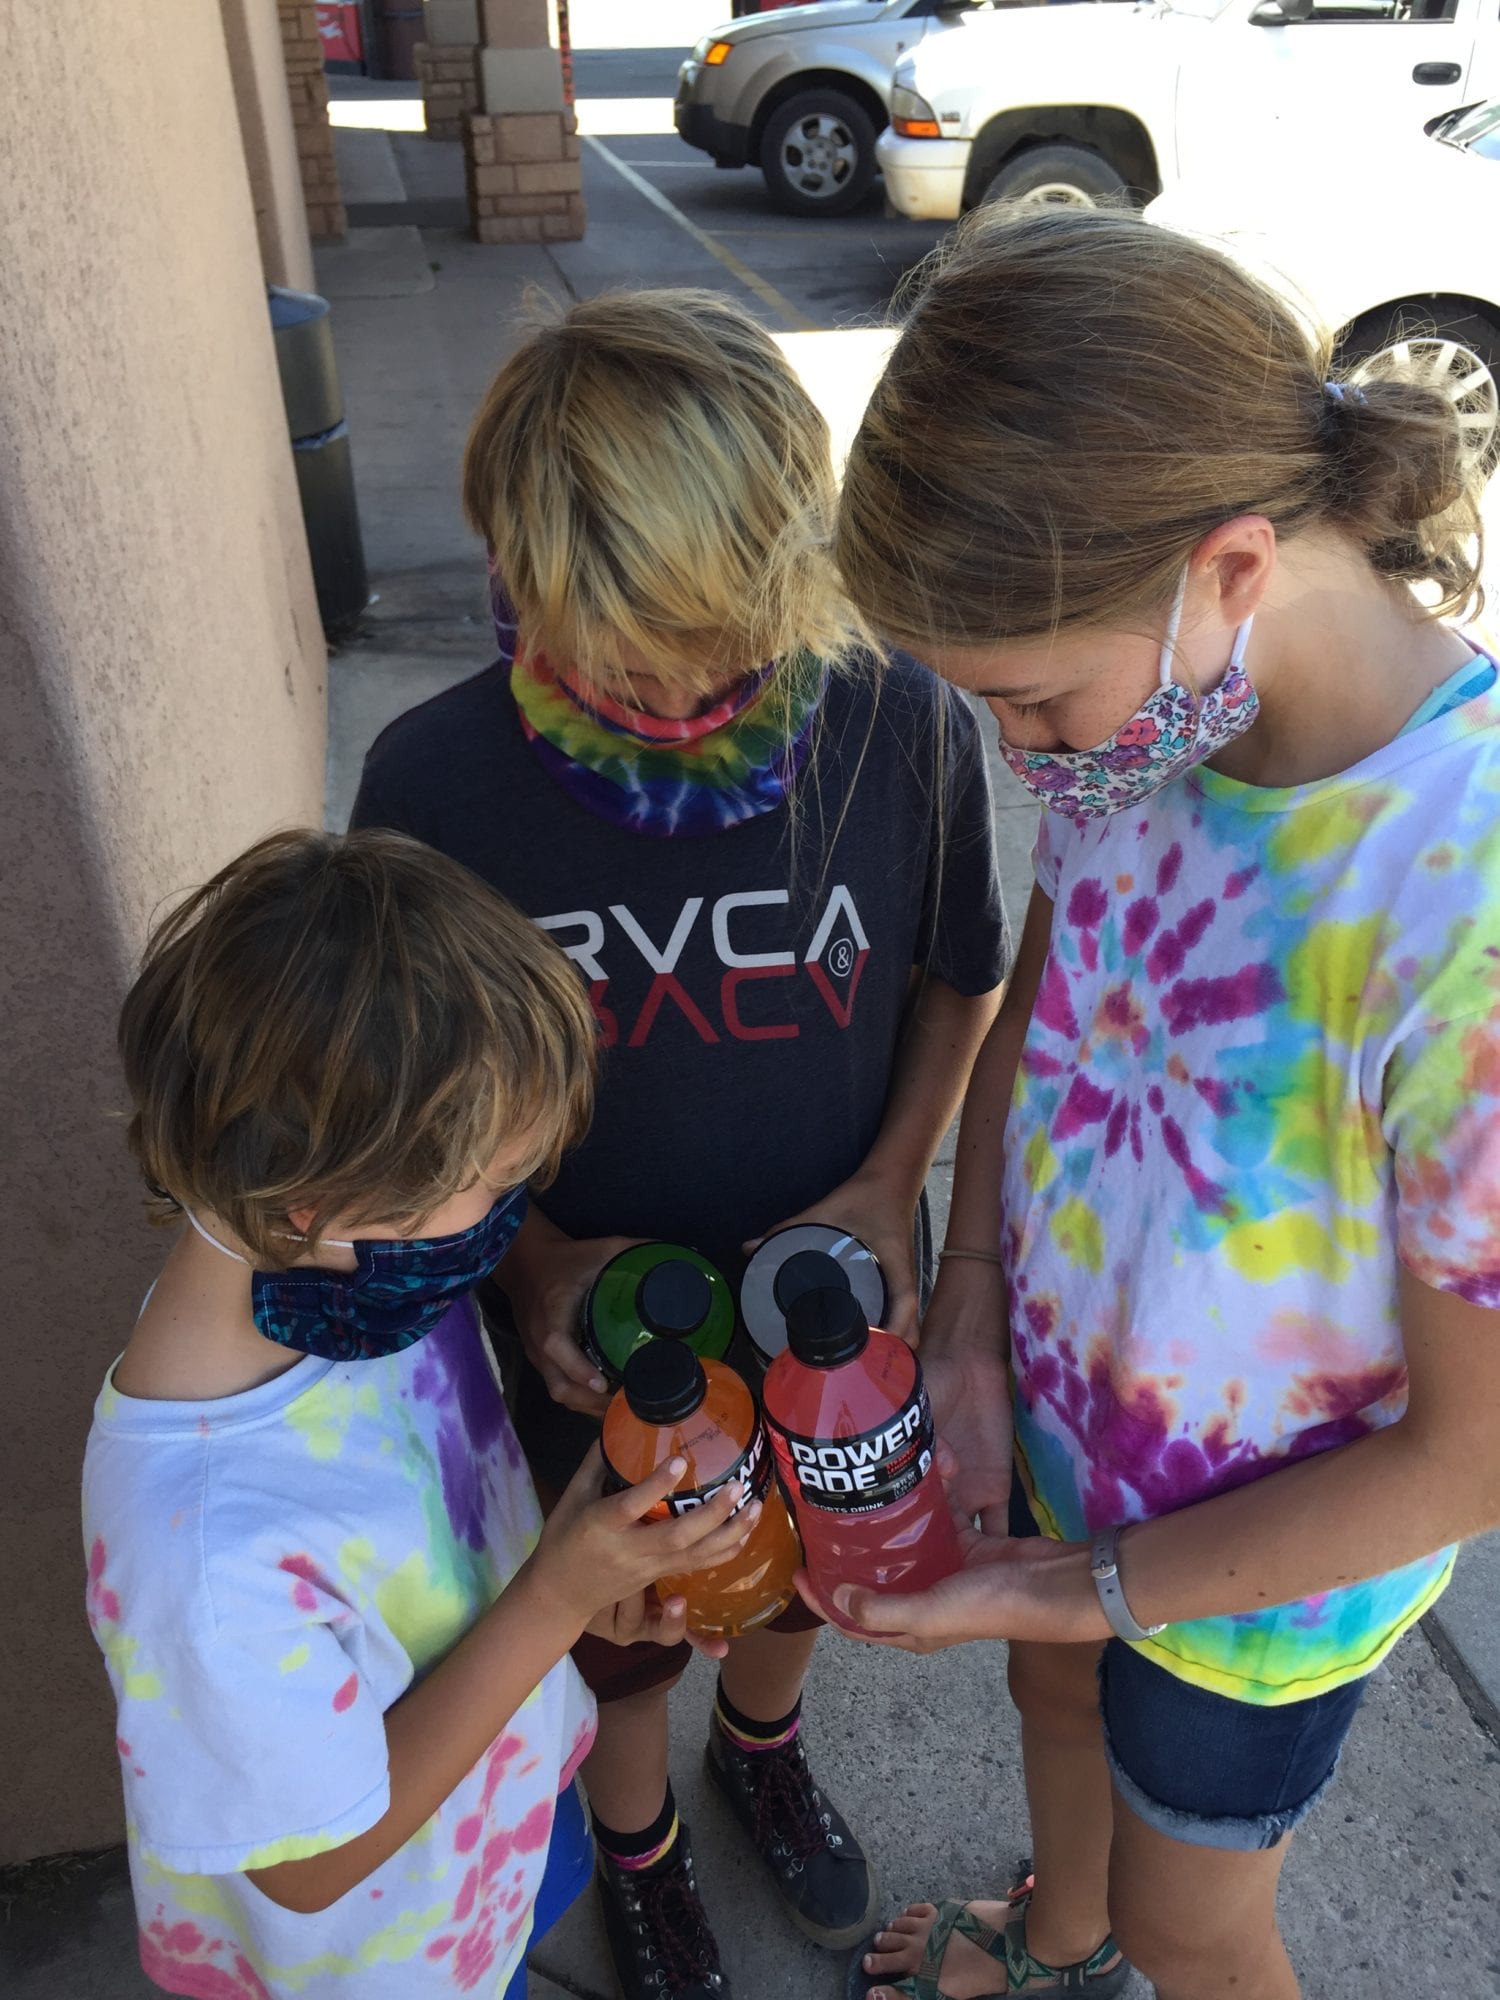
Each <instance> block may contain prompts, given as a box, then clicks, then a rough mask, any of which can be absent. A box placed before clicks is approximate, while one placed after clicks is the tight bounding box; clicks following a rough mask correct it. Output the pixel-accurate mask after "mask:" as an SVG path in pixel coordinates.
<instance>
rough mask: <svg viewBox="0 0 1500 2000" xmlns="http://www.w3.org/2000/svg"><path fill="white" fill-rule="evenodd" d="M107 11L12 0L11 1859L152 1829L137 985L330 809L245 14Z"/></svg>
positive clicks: (0, 1519)
mask: <svg viewBox="0 0 1500 2000" xmlns="http://www.w3.org/2000/svg"><path fill="white" fill-rule="evenodd" d="M107 12H108V32H107V33H102V32H101V31H100V20H101V16H100V9H99V6H98V4H97V0H48V4H47V5H46V6H29V7H8V8H0V74H3V75H4V77H5V80H6V107H7V108H6V116H5V119H4V121H3V123H0V170H3V177H4V185H5V188H6V193H7V198H6V200H5V202H4V204H3V207H0V268H3V269H4V272H5V283H4V286H3V288H0V675H3V701H4V728H3V730H0V759H3V762H4V775H3V780H0V853H3V855H4V857H5V858H4V866H3V868H0V1021H3V1023H4V1031H3V1034H0V1268H3V1269H4V1272H5V1308H4V1363H3V1366H4V1399H5V1400H4V1407H5V1447H4V1473H3V1476H0V1687H3V1689H4V1700H3V1702H0V1773H3V1774H4V1775H3V1781H0V1863H4V1862H8V1861H14V1860H19V1859H24V1858H27V1857H30V1856H34V1855H39V1854H47V1853H56V1852H59V1851H64V1850H68V1849H73V1848H80V1847H89V1846H94V1845H100V1844H104V1843H108V1842H113V1841H117V1840H119V1839H120V1838H121V1837H122V1824H121V1809H120V1787H119V1775H118V1763H117V1759H116V1755H115V1751H114V1747H113V1737H114V1730H113V1715H112V1709H111V1704H110V1700H109V1695H108V1687H107V1683H106V1680H105V1677H104V1668H103V1662H102V1660H101V1659H100V1656H99V1654H98V1651H97V1649H96V1648H95V1646H94V1643H93V1640H92V1639H91V1637H90V1635H89V1632H88V1629H87V1626H86V1624H85V1622H84V1609H83V1591H84V1562H83V1551H82V1545H81V1537H80V1529H79V1513H78V1477H79V1469H80V1464H81V1459H82V1452H83V1442H84V1437H85V1434H86V1432H87V1429H88V1424H89V1416H90V1411H91V1408H92V1404H93V1399H94V1395H95V1393H96V1391H97V1389H98V1386H99V1383H100V1380H101V1378H102V1376H103V1373H104V1370H105V1368H106V1367H107V1366H108V1364H109V1361H110V1360H111V1358H112V1357H113V1356H114V1355H115V1354H116V1353H117V1352H118V1351H119V1349H120V1347H121V1345H122V1343H123V1341H124V1339H125V1337H126V1334H127V1332H128V1330H129V1326H130V1322H131V1320H132V1318H133V1317H134V1315H135V1313H136V1311H137V1309H138V1307H139V1304H140V1300H141V1297H142V1294H143V1292H144V1290H145V1287H146V1285H147V1283H148V1282H149V1280H150V1277H151V1275H152V1272H153V1270H154V1269H155V1267H156V1265H157V1263H158V1262H159V1260H160V1257H161V1255H162V1250H163V1240H162V1239H161V1238H160V1237H159V1236H157V1235H156V1234H154V1233H153V1232H151V1231H149V1230H148V1229H147V1227H146V1225H145V1223H144V1221H143V1220H142V1206H141V1199H140V1190H139V1185H138V1183H137V1181H136V1178H135V1175H134V1172H133V1170H132V1168H131V1167H130V1165H129V1163H128V1161H127V1158H126V1155H125V1149H124V1145H123V1143H122V1139H121V1134H120V1124H119V1114H120V1112H121V1110H122V1108H123V1093H122V1090H121V1087H120V1081H119V1075H118V1071H117V1067H116V1062H115V1057H114V1047H113V1041H114V1017H115V1013H116V1010H117V1008H118V1005H119V1001H120V997H121V995H122V993H123V991H124V988H125V984H126V982H127V979H128V978H129V975H130V971H131V967H132V963H133V961H134V959H135V957H136V954H137V952H138V951H139V948H140V944H141V940H142V937H143V935H144V932H145V929H146V926H147V924H148V922H149V921H150V918H151V915H152V913H153V911H155V910H158V909H159V908H161V907H162V906H163V905H164V904H165V903H167V902H169V901H170V899H171V898H173V897H174V896H176V895H178V894H179V893H180V892H181V891H182V890H184V889H186V888H187V887H188V886H190V885H191V884H193V883H195V882H198V881H201V880H202V879H203V877H204V876H205V875H207V874H208V873H210V872H211V871H212V870H213V869H214V868H216V867H218V866H219V865H220V864H221V863H222V862H224V861H225V860H226V859H227V858H228V857H229V856H230V855H232V854H234V853H235V852H236V851H237V850H238V849H240V848H241V847H243V846H245V845H246V844H247V843H248V842H249V841H251V840H253V839H255V838H256V837H257V836H259V835H260V834H262V833H264V832H266V831H268V830H269V829H271V828H273V827H277V826H287V825H294V824H307V823H316V822H317V821H318V820H319V818H320V816H321V801H322V773H323V753H324V707H325V686H324V652H323V645H322V638H321V634H320V631H319V627H318V616H317V609H316V605H315V603H314V598H313V589H312V578H311V575H310V573H309V568H308V561H307V552H306V545H305V541H304V537H303V532H302V525H301V518H300V514H299V511H298V504H297V492H296V485H295V481H294V478H293V472H292V465H291V454H290V450H289V447H288V443H287V435H286V422H285V417H284V414H283V411H282V405H281V396H280V391H279V388H278V385H277V379H276V368H275V360H274V354H273V350H272V344H271V336H270V332H269V329H268V324H267V317H266V301H265V290H264V278H263V273H262V269H261V253H260V246H259V244H258V242H257V239H256V231H255V215H254V210H253V206H252V202H251V195H250V187H249V183H248V179H247V175H246V169H245V161H244V153H243V150H242V147H241V141H240V125H239V120H238V118H237V116H236V111H235V97H234V91H233V88H232V86H231V82H230V74H229V63H228V59H227V55H226V50H225V40H224V32H223V27H222V24H221V19H220V14H219V10H218V8H217V7H214V6H205V5H204V4H203V0H110V6H109V8H108V10H107ZM129 1621H130V1607H129V1605H125V1606H123V1607H122V1624H123V1625H124V1627H125V1629H126V1631H127V1632H128V1630H129Z"/></svg>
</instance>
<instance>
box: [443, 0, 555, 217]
mask: <svg viewBox="0 0 1500 2000" xmlns="http://www.w3.org/2000/svg"><path fill="white" fill-rule="evenodd" d="M557 13H558V0H479V26H480V37H481V40H480V50H479V81H480V91H481V95H482V98H483V109H482V110H481V111H478V112H475V113H473V114H472V115H471V116H470V117H469V118H468V119H467V120H466V122H465V130H464V161H465V166H466V169H467V174H468V187H469V213H470V215H471V217H472V218H473V223H474V233H475V235H476V236H477V237H478V238H479V240H480V242H481V243H542V242H555V241H560V240H566V239H576V238H577V237H580V236H582V234H583V231H584V223H585V215H584V205H583V168H582V165H581V162H580V159H579V146H578V119H577V116H576V114H575V113H574V110H573V107H572V104H571V102H570V97H571V93H570V91H569V90H568V88H567V84H566V81H565V78H564V73H563V62H562V56H561V53H560V51H559V47H558V40H559V37H558V21H557Z"/></svg>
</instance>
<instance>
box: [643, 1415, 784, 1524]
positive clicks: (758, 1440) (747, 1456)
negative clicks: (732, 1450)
mask: <svg viewBox="0 0 1500 2000" xmlns="http://www.w3.org/2000/svg"><path fill="white" fill-rule="evenodd" d="M683 1445H684V1447H685V1449H686V1450H688V1451H691V1450H692V1445H693V1441H692V1439H691V1438H684V1439H683ZM732 1479H742V1480H743V1481H744V1483H745V1490H744V1493H743V1494H742V1495H741V1496H740V1502H739V1506H737V1507H736V1508H735V1509H734V1510H733V1513H731V1514H730V1516H729V1518H730V1520H731V1521H732V1520H733V1519H734V1516H735V1514H738V1513H740V1512H741V1510H742V1509H744V1508H746V1507H748V1506H749V1505H750V1502H751V1501H752V1500H764V1499H765V1497H766V1495H767V1494H768V1493H769V1492H770V1490H771V1454H770V1452H769V1451H767V1449H766V1433H765V1430H764V1428H763V1427H762V1426H761V1425H760V1424H757V1425H756V1426H755V1431H754V1433H753V1435H752V1437H751V1439H750V1442H749V1444H747V1445H746V1446H745V1449H744V1450H743V1451H742V1452H741V1453H740V1455H739V1457H738V1458H737V1459H736V1460H735V1461H734V1464H733V1465H731V1466H730V1467H729V1468H728V1469H727V1470H726V1471H724V1472H721V1473H720V1474H719V1477H718V1478H717V1479H714V1480H710V1482H709V1483H708V1485H707V1486H679V1487H677V1488H675V1490H674V1491H672V1492H671V1493H669V1494H668V1495H667V1498H666V1507H665V1511H666V1513H668V1514H676V1515H682V1514H691V1513H692V1511H693V1509H694V1508H695V1507H703V1506H706V1505H707V1503H708V1502H709V1501H710V1500H712V1499H713V1497H714V1495H715V1494H716V1493H718V1492H720V1491H721V1490H722V1489H723V1488H724V1487H726V1486H727V1485H728V1484H729V1482H730V1481H731V1480H732ZM629 1484H630V1482H629V1480H627V1479H622V1478H621V1477H620V1475H619V1473H618V1472H616V1471H615V1469H614V1467H613V1466H612V1465H611V1464H610V1463H609V1460H608V1459H606V1460H605V1462H604V1490H605V1492H606V1493H623V1492H624V1490H625V1488H626V1487H627V1486H628V1485H629ZM652 1511H653V1513H654V1512H655V1511H656V1510H655V1509H654V1508H653V1510H652Z"/></svg>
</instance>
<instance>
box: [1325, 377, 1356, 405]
mask: <svg viewBox="0 0 1500 2000" xmlns="http://www.w3.org/2000/svg"><path fill="white" fill-rule="evenodd" d="M1323 394H1324V395H1325V396H1326V397H1327V398H1328V400H1329V402H1331V403H1343V402H1351V403H1363V402H1364V400H1365V392H1364V390H1363V389H1361V388H1360V387H1359V386H1358V384H1357V383H1354V382H1325V383H1324V384H1323Z"/></svg>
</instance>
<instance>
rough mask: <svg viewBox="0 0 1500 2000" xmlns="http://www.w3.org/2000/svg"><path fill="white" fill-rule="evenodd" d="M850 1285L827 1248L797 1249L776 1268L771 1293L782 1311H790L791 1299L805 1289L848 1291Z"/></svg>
mask: <svg viewBox="0 0 1500 2000" xmlns="http://www.w3.org/2000/svg"><path fill="white" fill-rule="evenodd" d="M850 1289H851V1287H850V1284H849V1279H848V1277H847V1275H846V1273H845V1271H844V1267H843V1265H842V1264H840V1263H839V1261H838V1259H837V1258H836V1257H830V1256H829V1254H828V1252H827V1251H826V1250H796V1251H794V1252H793V1253H792V1255H791V1256H790V1257H788V1258H787V1260H786V1262H785V1263H784V1264H782V1265H780V1266H778V1268H777V1272H776V1276H775V1277H774V1278H773V1279H772V1281H771V1293H772V1296H773V1297H774V1298H775V1300H776V1304H777V1306H778V1308H779V1309H780V1311H781V1312H783V1313H789V1312H790V1311H791V1309H792V1301H793V1299H800V1298H801V1296H802V1294H803V1293H804V1292H818V1291H830V1292H840V1291H842V1292H847V1291H849V1290H850Z"/></svg>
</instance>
